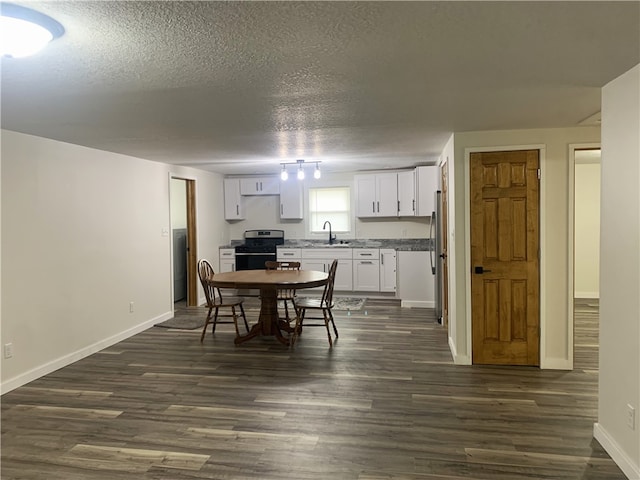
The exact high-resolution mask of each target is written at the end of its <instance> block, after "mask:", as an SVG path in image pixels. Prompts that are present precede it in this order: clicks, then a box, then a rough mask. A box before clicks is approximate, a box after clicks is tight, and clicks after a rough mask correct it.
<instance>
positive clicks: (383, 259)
mask: <svg viewBox="0 0 640 480" xmlns="http://www.w3.org/2000/svg"><path fill="white" fill-rule="evenodd" d="M396 285H397V277H396V251H395V250H393V249H391V248H381V249H380V291H381V292H395V291H396Z"/></svg>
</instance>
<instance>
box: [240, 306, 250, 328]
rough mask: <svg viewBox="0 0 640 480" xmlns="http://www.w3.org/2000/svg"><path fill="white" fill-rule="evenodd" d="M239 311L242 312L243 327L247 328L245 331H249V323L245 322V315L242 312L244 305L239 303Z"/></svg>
mask: <svg viewBox="0 0 640 480" xmlns="http://www.w3.org/2000/svg"><path fill="white" fill-rule="evenodd" d="M240 312H241V313H242V319H243V320H244V327H245V328H246V329H247V333H249V324H248V323H247V316H246V315H245V314H244V307H243V306H242V304H240Z"/></svg>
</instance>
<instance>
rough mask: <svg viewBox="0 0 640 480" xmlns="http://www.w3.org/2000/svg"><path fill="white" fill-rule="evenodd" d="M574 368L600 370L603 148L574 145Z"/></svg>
mask: <svg viewBox="0 0 640 480" xmlns="http://www.w3.org/2000/svg"><path fill="white" fill-rule="evenodd" d="M572 153H573V156H572V158H573V160H574V162H573V163H574V165H573V173H574V175H573V177H574V195H573V199H574V202H573V204H574V205H573V232H574V234H573V292H572V293H573V312H571V313H572V315H573V346H574V355H573V356H574V361H573V363H574V368H578V369H593V370H596V369H597V368H598V347H599V335H598V332H599V310H600V309H599V299H600V146H599V145H594V146H577V145H576V146H573V147H572Z"/></svg>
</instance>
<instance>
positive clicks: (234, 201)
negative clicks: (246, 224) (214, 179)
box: [224, 178, 244, 220]
mask: <svg viewBox="0 0 640 480" xmlns="http://www.w3.org/2000/svg"><path fill="white" fill-rule="evenodd" d="M224 218H225V220H244V202H243V199H242V195H241V194H240V179H239V178H225V179H224Z"/></svg>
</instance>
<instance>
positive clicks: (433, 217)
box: [429, 212, 436, 275]
mask: <svg viewBox="0 0 640 480" xmlns="http://www.w3.org/2000/svg"><path fill="white" fill-rule="evenodd" d="M435 223H436V212H431V224H430V225H429V248H430V249H431V250H429V261H430V262H431V274H432V275H435V274H436V265H435V261H434V260H435V259H434V258H433V257H434V255H435V254H436V248H435V245H434V238H433V225H434V224H435Z"/></svg>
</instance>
